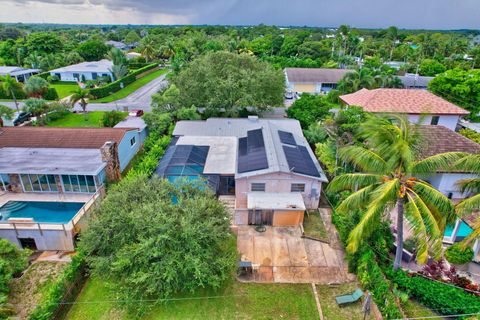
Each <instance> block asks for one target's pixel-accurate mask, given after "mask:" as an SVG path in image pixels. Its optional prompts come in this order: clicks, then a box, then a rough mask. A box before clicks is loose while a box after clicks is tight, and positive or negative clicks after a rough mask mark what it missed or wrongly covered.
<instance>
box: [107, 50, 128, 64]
mask: <svg viewBox="0 0 480 320" xmlns="http://www.w3.org/2000/svg"><path fill="white" fill-rule="evenodd" d="M107 59H108V60H110V61H112V63H113V64H114V65H117V66H119V65H123V66H126V65H127V64H128V62H127V57H125V54H123V52H122V50H120V49H118V48H115V47H113V48H111V49H110V51H108V53H107Z"/></svg>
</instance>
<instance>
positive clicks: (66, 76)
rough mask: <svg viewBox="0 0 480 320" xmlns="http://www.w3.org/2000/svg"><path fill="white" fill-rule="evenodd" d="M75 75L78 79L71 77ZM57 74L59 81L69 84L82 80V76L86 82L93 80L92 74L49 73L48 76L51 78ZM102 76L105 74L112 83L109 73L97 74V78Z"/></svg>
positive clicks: (111, 76)
mask: <svg viewBox="0 0 480 320" xmlns="http://www.w3.org/2000/svg"><path fill="white" fill-rule="evenodd" d="M74 73H75V74H77V73H78V75H79V78H78V79H77V78H75V77H74V76H73V74H74ZM57 74H59V75H60V80H61V81H69V82H77V81H81V80H82V76H84V77H85V80H86V81H88V80H94V79H93V72H50V75H52V76H55V75H57ZM104 74H106V75H107V76H109V77H110V79H112V81H113V75H112V73H111V72H97V77H101V76H103V75H104Z"/></svg>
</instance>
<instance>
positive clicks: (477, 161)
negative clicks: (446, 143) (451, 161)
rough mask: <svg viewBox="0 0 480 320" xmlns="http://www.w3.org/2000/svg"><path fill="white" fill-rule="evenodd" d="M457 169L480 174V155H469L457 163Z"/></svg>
mask: <svg viewBox="0 0 480 320" xmlns="http://www.w3.org/2000/svg"><path fill="white" fill-rule="evenodd" d="M455 169H457V170H459V171H462V172H471V173H478V174H480V154H471V155H467V156H466V157H464V158H463V159H460V160H458V161H457V162H456V163H455Z"/></svg>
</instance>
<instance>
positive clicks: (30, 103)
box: [23, 98, 48, 117]
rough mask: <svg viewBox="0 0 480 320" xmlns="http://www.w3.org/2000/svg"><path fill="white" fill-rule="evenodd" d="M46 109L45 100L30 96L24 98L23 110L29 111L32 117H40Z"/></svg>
mask: <svg viewBox="0 0 480 320" xmlns="http://www.w3.org/2000/svg"><path fill="white" fill-rule="evenodd" d="M47 109H48V103H47V100H44V99H39V98H30V99H27V100H25V105H24V106H23V111H25V112H30V113H31V114H32V115H33V116H34V117H40V116H41V115H42V114H44V113H45V112H46V111H47Z"/></svg>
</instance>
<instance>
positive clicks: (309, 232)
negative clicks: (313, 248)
mask: <svg viewBox="0 0 480 320" xmlns="http://www.w3.org/2000/svg"><path fill="white" fill-rule="evenodd" d="M303 230H304V231H305V235H306V236H309V237H313V238H317V239H320V240H323V241H327V242H328V241H329V239H328V232H327V229H326V228H325V224H324V223H323V220H322V218H321V217H320V212H318V210H309V211H308V212H307V213H305V217H304V220H303Z"/></svg>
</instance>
